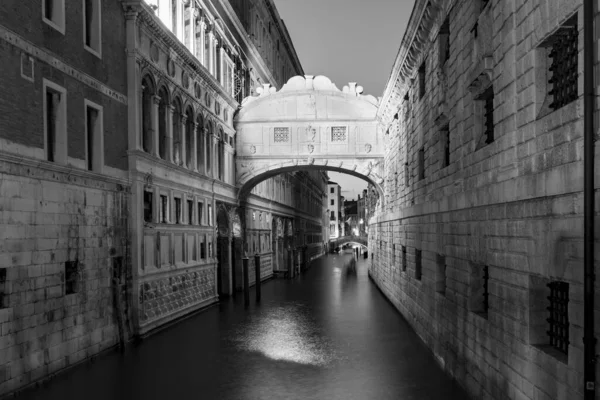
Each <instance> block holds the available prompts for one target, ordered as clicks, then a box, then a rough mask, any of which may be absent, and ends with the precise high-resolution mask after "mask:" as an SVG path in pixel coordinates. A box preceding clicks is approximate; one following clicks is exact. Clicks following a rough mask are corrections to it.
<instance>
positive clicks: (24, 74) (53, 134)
mask: <svg viewBox="0 0 600 400" xmlns="http://www.w3.org/2000/svg"><path fill="white" fill-rule="evenodd" d="M82 16H85V18H83V17H82ZM109 21H110V22H109ZM124 35H125V22H124V20H123V18H122V8H121V4H120V3H119V2H116V1H111V2H100V1H89V2H81V1H79V2H70V1H69V2H67V1H65V0H62V1H60V0H55V1H49V0H45V1H36V2H22V1H17V0H8V1H3V2H1V4H0V59H1V60H2V73H1V74H0V87H1V88H2V91H1V94H0V260H1V261H0V331H1V332H0V395H2V394H3V393H7V392H11V391H13V390H15V389H17V388H19V387H22V386H24V385H26V384H28V383H30V382H33V381H36V380H38V379H40V378H43V377H45V376H48V375H50V374H53V373H55V372H57V371H59V370H61V369H63V368H65V367H68V366H71V365H74V364H76V363H78V362H80V361H82V360H84V359H86V358H87V357H90V356H92V355H95V354H97V353H99V352H101V351H102V350H105V349H107V348H110V347H112V346H114V345H115V344H117V343H119V338H123V337H128V336H129V335H130V334H131V320H130V315H129V312H128V306H127V297H128V295H129V291H130V286H129V285H128V284H127V282H128V278H129V276H128V271H127V268H125V267H126V265H128V264H129V260H130V254H131V253H130V237H129V230H128V229H129V228H128V223H129V215H130V211H131V202H130V195H129V192H130V185H129V182H128V179H127V176H128V168H129V164H128V160H127V157H126V152H127V126H126V125H125V124H123V123H121V122H122V121H126V120H127V102H128V95H127V76H126V74H125V65H126V60H125V43H124V41H123V38H124Z"/></svg>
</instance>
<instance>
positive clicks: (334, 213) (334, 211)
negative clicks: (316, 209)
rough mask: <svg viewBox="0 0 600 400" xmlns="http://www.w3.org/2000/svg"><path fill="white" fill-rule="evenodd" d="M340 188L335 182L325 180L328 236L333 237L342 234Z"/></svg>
mask: <svg viewBox="0 0 600 400" xmlns="http://www.w3.org/2000/svg"><path fill="white" fill-rule="evenodd" d="M342 207H343V201H342V188H341V186H340V185H339V184H337V183H336V182H332V181H328V182H327V210H328V212H329V238H330V239H335V238H338V237H341V236H344V235H343V228H342V224H343V222H342Z"/></svg>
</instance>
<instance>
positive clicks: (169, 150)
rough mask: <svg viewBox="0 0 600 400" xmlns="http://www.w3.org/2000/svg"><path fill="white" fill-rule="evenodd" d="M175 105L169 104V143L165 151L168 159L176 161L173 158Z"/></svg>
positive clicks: (167, 123)
mask: <svg viewBox="0 0 600 400" xmlns="http://www.w3.org/2000/svg"><path fill="white" fill-rule="evenodd" d="M174 111H175V107H173V106H171V105H168V106H167V121H166V125H167V145H166V149H165V151H166V152H167V160H168V161H170V162H174V160H173V114H174Z"/></svg>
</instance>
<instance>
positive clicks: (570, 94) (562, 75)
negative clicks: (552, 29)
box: [548, 16, 578, 110]
mask: <svg viewBox="0 0 600 400" xmlns="http://www.w3.org/2000/svg"><path fill="white" fill-rule="evenodd" d="M577 39H578V31H577V18H576V16H575V17H573V18H571V19H570V20H569V21H567V22H566V23H565V24H564V25H563V26H561V28H560V29H559V30H558V31H557V32H556V33H555V34H554V35H553V36H552V38H551V39H550V43H551V44H550V52H549V54H548V56H549V58H550V68H549V72H550V75H551V78H550V80H549V81H548V83H550V85H549V89H550V91H549V92H548V94H550V95H551V96H552V100H553V101H552V103H550V108H551V109H552V110H558V109H559V108H561V107H563V106H565V105H567V104H568V103H570V102H572V101H574V100H577V75H578V73H577V44H578V40H577Z"/></svg>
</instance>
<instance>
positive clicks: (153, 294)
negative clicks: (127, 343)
mask: <svg viewBox="0 0 600 400" xmlns="http://www.w3.org/2000/svg"><path fill="white" fill-rule="evenodd" d="M214 283H215V269H214V268H212V267H210V268H205V269H202V270H199V271H195V272H188V273H185V274H181V275H177V276H171V277H168V278H167V277H165V278H162V279H156V280H152V281H149V282H144V283H142V284H141V287H140V293H139V303H140V321H141V322H142V324H144V323H148V322H151V321H153V320H156V319H158V318H161V317H164V316H167V315H169V314H173V313H175V312H177V311H179V310H183V309H185V308H188V307H190V306H193V305H196V304H199V303H202V302H203V301H206V300H209V299H211V298H213V297H215V287H214Z"/></svg>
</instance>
